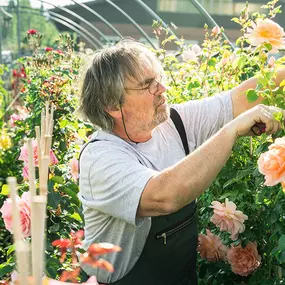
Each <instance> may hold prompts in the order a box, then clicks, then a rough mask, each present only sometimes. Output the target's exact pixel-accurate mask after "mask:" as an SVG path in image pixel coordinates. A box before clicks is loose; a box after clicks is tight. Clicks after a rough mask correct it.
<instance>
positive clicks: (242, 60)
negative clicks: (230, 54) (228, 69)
mask: <svg viewBox="0 0 285 285" xmlns="http://www.w3.org/2000/svg"><path fill="white" fill-rule="evenodd" d="M246 61H247V57H246V56H245V55H243V56H241V57H239V58H238V59H236V63H235V61H234V63H235V64H236V66H237V67H238V68H239V69H243V67H244V66H245V64H246Z"/></svg>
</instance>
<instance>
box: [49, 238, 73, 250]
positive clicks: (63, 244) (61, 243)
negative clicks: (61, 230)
mask: <svg viewBox="0 0 285 285" xmlns="http://www.w3.org/2000/svg"><path fill="white" fill-rule="evenodd" d="M52 245H53V246H57V247H59V248H62V249H66V248H68V247H70V246H71V240H69V239H57V240H54V241H53V242H52Z"/></svg>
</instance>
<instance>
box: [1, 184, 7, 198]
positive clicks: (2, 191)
mask: <svg viewBox="0 0 285 285" xmlns="http://www.w3.org/2000/svg"><path fill="white" fill-rule="evenodd" d="M0 194H1V195H4V196H7V195H9V187H8V185H7V184H4V185H3V186H2V189H1V193H0Z"/></svg>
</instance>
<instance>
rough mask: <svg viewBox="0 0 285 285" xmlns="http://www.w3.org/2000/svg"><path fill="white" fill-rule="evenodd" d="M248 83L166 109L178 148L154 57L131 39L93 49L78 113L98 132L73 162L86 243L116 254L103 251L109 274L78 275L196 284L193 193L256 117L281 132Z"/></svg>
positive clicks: (145, 283)
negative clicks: (109, 246) (250, 97)
mask: <svg viewBox="0 0 285 285" xmlns="http://www.w3.org/2000/svg"><path fill="white" fill-rule="evenodd" d="M284 76H285V75H284V72H283V73H282V72H280V74H279V76H278V78H277V79H276V81H277V82H280V81H281V78H284ZM255 85H256V80H255V79H250V80H248V81H246V82H245V83H243V84H241V85H240V86H238V87H237V88H235V89H234V90H232V91H230V92H225V93H223V94H220V95H218V96H215V97H211V98H208V99H203V100H197V101H195V100H193V101H190V102H187V103H184V104H180V105H175V106H173V108H174V109H175V110H176V111H177V112H178V114H179V115H180V117H181V119H182V121H183V126H184V128H185V131H186V134H187V138H186V140H187V143H186V144H187V145H185V138H184V139H183V134H182V135H180V134H179V132H178V130H177V128H178V129H181V124H179V123H177V119H176V120H174V121H176V124H178V125H179V126H180V127H179V126H177V127H176V126H175V125H174V122H173V121H172V120H171V119H170V118H169V114H170V111H169V107H168V105H167V99H166V94H165V91H166V87H165V85H164V83H163V70H162V67H161V65H160V63H159V61H158V59H157V58H156V57H155V56H154V55H153V54H152V53H151V52H150V51H149V50H148V49H147V48H145V47H144V46H143V45H141V44H139V43H136V42H133V41H123V42H122V43H120V44H118V45H116V46H113V47H108V48H106V49H103V50H101V51H98V52H96V54H95V56H94V59H93V61H92V63H91V65H90V67H89V69H88V70H87V73H86V75H85V79H84V83H83V89H82V98H81V111H82V112H83V113H84V114H85V116H86V117H87V118H88V119H89V120H90V121H91V122H92V123H93V124H94V125H96V126H99V127H100V128H101V130H99V131H97V132H95V133H94V135H93V137H92V140H91V142H90V143H89V144H88V145H87V146H86V147H85V149H84V150H83V152H82V155H81V158H80V199H81V201H82V203H83V210H84V218H85V248H88V246H89V245H90V244H91V243H93V242H109V243H113V244H115V245H119V246H121V247H122V249H123V250H122V252H119V253H113V254H108V255H107V256H106V257H105V256H104V258H105V259H107V260H108V261H110V262H111V263H112V264H113V265H114V267H115V272H113V273H109V272H107V271H104V270H100V269H97V268H90V267H83V269H84V270H85V271H86V272H87V274H89V275H96V276H97V279H98V281H99V282H101V283H104V284H119V285H190V284H191V285H192V284H194V285H195V284H197V276H196V268H195V267H196V247H197V242H196V240H197V228H196V226H197V221H196V206H195V199H196V198H197V197H198V196H199V195H201V194H202V193H203V192H204V191H205V190H206V189H207V188H208V187H209V186H210V184H211V183H212V181H213V180H214V179H215V177H216V176H217V174H218V173H219V171H220V170H221V169H222V167H223V166H224V164H225V163H226V161H227V160H228V158H229V156H230V154H231V151H232V147H233V145H234V143H235V142H236V140H237V138H238V137H240V136H245V135H252V132H251V128H252V127H253V126H254V125H255V124H256V123H264V124H265V125H266V133H267V134H272V133H275V132H276V131H277V130H279V129H280V128H281V125H280V123H279V122H278V121H276V120H275V119H274V117H273V113H274V112H278V111H280V109H278V108H274V107H269V106H264V105H258V106H255V105H257V104H258V103H259V102H260V101H261V100H259V101H258V102H255V103H254V104H252V103H251V104H250V103H248V102H247V99H246V96H245V90H247V89H248V88H254V87H255ZM171 112H174V113H175V111H171ZM182 133H183V131H182ZM183 143H184V144H183ZM187 148H189V150H190V154H189V155H187V156H186V155H185V153H186V154H188V150H187Z"/></svg>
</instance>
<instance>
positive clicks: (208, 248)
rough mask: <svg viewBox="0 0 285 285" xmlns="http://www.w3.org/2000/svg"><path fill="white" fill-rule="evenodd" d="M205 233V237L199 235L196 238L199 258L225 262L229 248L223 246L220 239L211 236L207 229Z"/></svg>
mask: <svg viewBox="0 0 285 285" xmlns="http://www.w3.org/2000/svg"><path fill="white" fill-rule="evenodd" d="M206 232H207V234H206V235H203V234H200V235H199V237H198V248H197V251H198V252H199V253H200V255H201V257H202V258H205V259H207V260H209V261H218V260H224V261H226V256H227V252H228V250H229V248H228V247H226V246H225V245H223V244H222V241H221V239H220V237H218V236H216V235H214V234H212V233H211V231H210V230H208V229H207V230H206Z"/></svg>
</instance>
